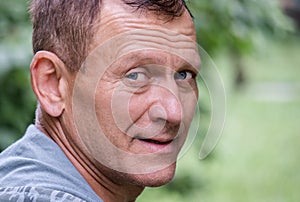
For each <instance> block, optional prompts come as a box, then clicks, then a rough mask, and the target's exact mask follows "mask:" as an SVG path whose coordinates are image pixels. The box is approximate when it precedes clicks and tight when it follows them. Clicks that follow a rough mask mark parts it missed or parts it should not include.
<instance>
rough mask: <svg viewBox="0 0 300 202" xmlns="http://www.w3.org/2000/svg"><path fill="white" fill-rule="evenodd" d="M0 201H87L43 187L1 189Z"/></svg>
mask: <svg viewBox="0 0 300 202" xmlns="http://www.w3.org/2000/svg"><path fill="white" fill-rule="evenodd" d="M0 201H12V202H14V201H16V202H25V201H61V202H86V200H84V199H81V198H78V197H76V196H73V195H71V194H69V193H65V192H62V191H57V190H51V189H47V188H41V187H14V188H0Z"/></svg>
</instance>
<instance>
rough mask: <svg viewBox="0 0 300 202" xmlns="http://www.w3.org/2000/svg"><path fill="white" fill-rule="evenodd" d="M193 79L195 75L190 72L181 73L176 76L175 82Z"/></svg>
mask: <svg viewBox="0 0 300 202" xmlns="http://www.w3.org/2000/svg"><path fill="white" fill-rule="evenodd" d="M191 78H193V74H192V73H191V72H190V71H181V72H176V73H175V74H174V79H175V80H186V79H191Z"/></svg>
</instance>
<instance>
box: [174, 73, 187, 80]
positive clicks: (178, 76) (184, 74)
mask: <svg viewBox="0 0 300 202" xmlns="http://www.w3.org/2000/svg"><path fill="white" fill-rule="evenodd" d="M186 77H187V73H186V72H176V74H175V79H186Z"/></svg>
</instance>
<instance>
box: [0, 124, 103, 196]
mask: <svg viewBox="0 0 300 202" xmlns="http://www.w3.org/2000/svg"><path fill="white" fill-rule="evenodd" d="M35 196H38V197H39V198H42V197H45V200H37V201H66V202H68V201H101V199H100V198H99V197H98V196H97V195H96V193H95V192H94V191H93V190H92V189H91V187H90V186H89V184H88V183H87V182H86V181H85V179H84V178H83V177H82V176H81V175H80V173H79V172H78V171H77V170H76V168H75V167H74V166H73V164H72V163H71V162H70V161H69V160H68V158H67V157H66V156H65V154H64V153H63V152H62V150H61V149H60V148H59V147H58V146H57V144H56V143H55V142H53V141H52V140H51V139H50V138H48V137H47V136H46V135H44V134H43V133H41V132H40V131H39V130H38V129H37V128H36V127H35V126H30V127H29V128H28V129H27V132H26V134H25V136H24V137H23V138H22V139H21V140H20V141H18V142H17V143H15V144H14V145H12V146H11V147H9V148H8V149H7V150H5V151H4V152H2V153H1V154H0V201H21V202H22V200H21V199H23V198H24V197H25V198H26V197H27V198H28V197H29V198H32V197H35ZM3 197H5V198H7V197H9V199H14V200H5V198H3ZM18 197H21V198H20V200H19V199H16V200H15V198H18ZM49 197H50V198H51V197H52V198H53V197H54V198H55V197H63V198H66V200H49V199H50V198H49ZM46 199H47V200H46ZM75 199H76V200H75ZM79 199H80V200H79ZM25 201H28V200H25ZM29 201H35V200H29Z"/></svg>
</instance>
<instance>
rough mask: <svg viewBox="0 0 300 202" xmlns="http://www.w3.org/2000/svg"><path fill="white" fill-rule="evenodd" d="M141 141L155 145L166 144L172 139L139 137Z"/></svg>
mask: <svg viewBox="0 0 300 202" xmlns="http://www.w3.org/2000/svg"><path fill="white" fill-rule="evenodd" d="M139 140H140V141H142V142H146V143H150V144H157V145H168V144H170V143H171V142H172V141H173V140H154V139H139Z"/></svg>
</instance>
